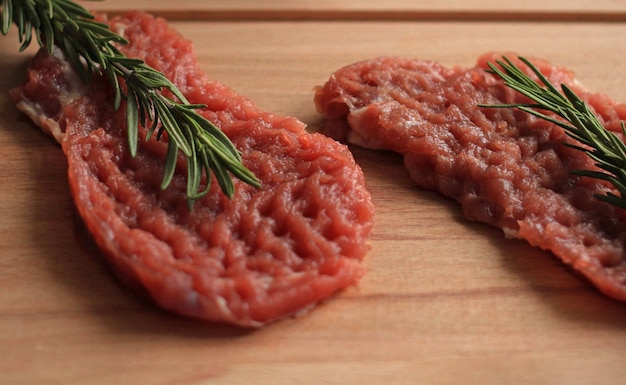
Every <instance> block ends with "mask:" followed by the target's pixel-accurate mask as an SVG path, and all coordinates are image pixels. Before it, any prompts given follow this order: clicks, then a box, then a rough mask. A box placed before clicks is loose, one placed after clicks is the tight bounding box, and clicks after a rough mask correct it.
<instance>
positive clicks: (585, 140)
mask: <svg viewBox="0 0 626 385" xmlns="http://www.w3.org/2000/svg"><path fill="white" fill-rule="evenodd" d="M519 59H520V60H521V61H522V62H523V63H524V64H525V65H527V66H528V68H530V70H531V71H532V72H533V73H534V74H535V75H536V76H537V78H538V79H539V82H537V81H535V80H533V79H532V78H531V77H530V76H528V75H527V74H526V73H524V72H523V71H522V70H521V69H520V68H519V67H517V66H516V65H515V64H514V63H513V62H512V61H511V60H510V59H508V58H507V57H503V59H502V60H497V61H496V64H497V65H496V64H494V63H488V65H489V69H488V70H487V72H490V73H492V74H494V75H497V76H499V77H500V78H502V80H504V84H505V85H506V86H508V87H510V88H512V89H513V90H515V91H517V92H519V93H521V94H522V95H525V96H526V97H528V98H529V99H530V100H532V101H533V103H518V104H495V105H481V106H482V107H494V108H518V109H520V110H522V111H525V112H527V113H529V114H532V115H535V116H537V117H539V118H541V119H544V120H546V121H549V122H552V123H554V124H557V125H559V126H560V127H563V128H564V129H565V131H566V133H567V134H568V135H569V136H570V137H571V138H573V139H575V140H576V141H578V142H579V143H580V144H581V145H576V144H566V145H568V146H569V147H572V148H575V149H577V150H580V151H583V152H585V153H586V154H587V155H588V156H589V157H591V159H593V161H594V162H595V165H596V166H597V167H598V168H599V169H600V170H602V171H598V170H573V171H572V173H574V174H576V175H581V176H586V177H591V178H595V179H599V180H604V181H608V182H609V183H611V184H612V185H613V187H614V188H615V190H616V192H617V194H614V193H613V192H607V193H606V194H597V195H596V198H598V199H600V200H603V201H605V202H608V203H610V204H612V205H615V206H618V207H621V208H626V145H625V144H624V142H623V141H622V140H621V139H620V138H619V137H618V136H617V135H615V133H613V132H611V131H609V130H607V129H606V128H604V127H603V126H602V124H601V123H600V121H599V120H598V118H597V117H596V115H595V114H594V113H593V111H591V109H590V108H589V106H588V105H587V104H586V103H585V102H584V101H583V100H582V99H580V97H578V96H577V95H576V94H575V93H574V91H573V90H572V89H571V88H570V87H568V86H567V85H566V84H562V85H561V92H559V90H558V89H557V88H556V87H555V86H554V85H552V84H551V83H550V81H549V80H548V79H547V78H546V77H545V76H544V75H543V74H542V73H541V71H539V69H537V67H535V66H534V65H533V64H532V63H531V62H530V61H529V60H528V59H526V58H523V57H519ZM540 111H549V112H552V113H554V114H555V115H556V116H558V117H560V118H562V119H563V120H561V119H558V118H556V117H553V116H548V115H547V114H545V113H543V112H540ZM622 132H623V133H624V135H625V136H626V126H625V125H624V123H623V122H622Z"/></svg>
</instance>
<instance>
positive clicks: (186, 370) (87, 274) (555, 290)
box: [0, 0, 626, 385]
mask: <svg viewBox="0 0 626 385" xmlns="http://www.w3.org/2000/svg"><path fill="white" fill-rule="evenodd" d="M275 1H276V2H274V3H272V2H267V3H264V4H273V5H275V6H277V7H278V6H280V5H281V4H283V5H285V4H287V3H286V2H280V1H278V0H275ZM106 3H112V4H113V5H114V6H112V8H110V9H115V8H117V9H122V8H125V7H131V2H116V1H113V0H110V1H107V2H106ZM148 3H149V4H148ZM188 3H189V4H192V5H190V6H189V7H190V9H195V8H194V7H202V6H204V4H208V5H207V6H208V8H205V9H209V10H210V9H212V8H211V7H212V6H218V5H219V4H223V3H219V4H218V3H217V2H200V1H195V2H193V1H190V2H188ZM337 3H339V2H337ZM364 3H365V4H366V5H367V4H369V5H373V4H374V3H373V2H369V3H368V2H364ZM387 3H389V4H390V6H392V5H393V4H395V3H394V2H393V1H391V2H387ZM452 3H454V2H452V1H450V4H452ZM530 3H532V2H529V4H530ZM557 3H558V2H557ZM571 3H572V4H573V5H574V8H575V5H576V4H578V5H579V6H581V7H582V5H581V4H583V2H579V3H576V2H571ZM618 3H619V2H609V1H606V2H602V1H598V2H595V3H594V4H597V5H598V7H599V8H598V9H600V10H601V11H602V12H604V11H607V9H605V8H606V7H610V6H615V7H618V8H619V6H620V5H621V3H619V4H618ZM104 4H105V3H102V4H100V3H98V6H103V5H104ZM164 4H165V2H145V1H144V2H142V1H135V2H132V5H135V6H136V7H141V6H143V5H146V8H150V7H149V6H148V5H151V6H152V7H161V6H163V7H164V8H163V9H165V8H167V7H168V4H165V5H164ZM229 4H232V6H233V7H235V6H238V5H240V6H242V7H243V6H246V4H250V3H249V2H244V1H240V2H237V1H234V2H232V3H229ZM320 4H321V5H320ZM341 4H343V5H341ZM398 4H399V2H398ZM405 4H406V2H405ZM455 4H457V6H460V5H459V4H461V2H458V3H455ZM464 4H465V3H464ZM481 4H487V5H488V6H493V7H500V5H498V4H496V3H495V2H494V3H488V2H487V3H481ZM535 4H538V3H535ZM209 5H210V6H209ZM326 5H328V6H330V5H332V2H330V1H329V2H317V3H311V4H310V7H313V8H315V7H318V6H326ZM487 5H485V7H487ZM561 5H563V6H564V5H565V2H561ZM340 6H342V7H348V5H345V3H344V2H341V3H340ZM353 6H355V5H353ZM118 7H119V8H118ZM355 7H356V6H355ZM603 7H604V8H603ZM618 11H619V10H618ZM621 11H623V10H621ZM621 11H620V12H621ZM174 26H175V27H176V28H177V29H178V30H180V31H181V32H182V33H183V34H184V35H185V36H187V37H188V38H190V39H191V40H193V41H194V43H195V47H196V50H197V52H198V56H199V58H200V61H201V63H202V66H203V68H204V70H206V71H207V73H209V74H210V76H211V77H212V78H214V79H216V80H219V81H222V82H224V83H226V84H229V85H230V86H231V87H233V88H234V89H236V90H238V91H239V92H240V93H242V94H245V95H247V96H248V97H250V98H252V99H253V100H255V101H256V102H257V103H258V104H259V105H260V106H262V107H263V108H265V109H267V110H269V111H273V112H276V113H280V114H286V115H292V116H296V117H298V118H300V119H302V120H303V121H304V122H306V123H307V124H308V125H309V126H310V127H311V129H316V128H318V127H320V125H321V124H322V120H321V119H320V117H319V116H318V115H317V113H316V111H315V108H314V106H313V103H312V96H313V94H312V88H313V87H314V86H315V85H318V84H321V83H322V82H324V81H325V80H326V79H327V77H328V76H329V74H330V73H331V72H332V71H334V70H335V69H337V68H339V67H341V66H343V65H346V64H349V63H351V62H353V61H356V60H361V59H366V58H370V57H374V56H378V55H403V56H411V57H421V58H425V59H433V60H438V61H441V62H443V63H445V64H449V65H472V63H473V61H474V59H475V58H476V57H477V56H478V55H479V54H480V53H482V52H485V51H491V50H497V51H516V52H519V53H523V54H525V55H527V56H540V57H544V58H547V59H549V60H552V61H553V62H555V63H558V64H563V65H567V66H569V67H570V68H572V69H573V70H574V71H575V72H576V73H577V75H578V77H579V79H580V80H581V81H582V82H583V83H584V84H585V85H586V86H587V87H588V88H590V89H593V90H601V91H603V92H605V93H607V94H609V95H611V96H612V97H614V98H615V99H618V100H626V80H624V79H626V77H624V76H621V74H623V73H626V64H625V63H626V56H625V54H624V52H626V40H625V39H623V36H626V25H625V24H623V23H600V22H568V23H562V22H555V23H552V22H545V21H544V22H521V21H518V22H513V21H504V22H497V21H492V22H477V21H470V22H462V21H460V20H457V21H438V22H426V21H421V22H403V21H394V22H377V21H363V22H341V21H333V22H325V21H320V20H317V21H308V22H302V21H300V22H293V21H291V22H290V21H281V22H272V21H262V22H249V21H238V22H229V21H223V22H216V21H211V22H201V21H193V22H176V23H174ZM13 36H14V35H13ZM31 54H32V50H30V51H29V52H26V53H23V54H18V53H17V42H16V39H15V38H13V39H12V38H10V37H9V38H3V39H0V71H1V73H2V74H3V75H4V76H2V77H1V78H0V111H1V113H0V145H1V148H2V160H1V162H2V167H0V180H2V182H3V183H2V184H1V185H0V197H1V199H0V212H1V213H2V215H1V216H0V287H2V290H1V291H0V331H1V332H0V384H11V385H14V384H29V385H30V384H50V385H55V384H64V385H65V384H95V385H99V384H102V385H105V384H106V385H109V384H122V383H124V384H148V385H152V384H154V385H157V384H158V385H169V384H172V385H173V384H273V385H276V384H305V385H306V384H381V383H389V384H407V385H408V384H418V383H419V384H457V383H458V384H461V383H462V384H470V385H472V384H476V385H486V384H568V385H571V384H590V383H594V384H596V383H597V384H622V383H623V381H624V378H626V366H625V365H624V364H623V357H624V355H625V354H626V333H625V331H626V330H625V329H626V306H625V305H624V304H621V303H617V302H615V301H612V300H609V299H607V298H605V297H603V296H602V295H600V294H598V293H597V292H596V291H595V290H594V289H593V288H591V287H590V286H589V285H588V284H587V283H586V282H584V281H583V280H581V279H579V278H578V277H576V276H575V275H573V274H572V273H571V272H570V271H569V270H568V269H567V268H565V267H564V266H563V265H561V264H560V263H559V262H558V261H556V259H555V258H554V257H553V256H551V255H550V254H548V253H545V252H543V251H540V250H537V249H534V248H532V247H530V246H528V245H526V244H525V243H523V242H521V241H511V240H506V239H504V237H503V236H502V234H501V233H500V232H499V231H497V230H495V229H491V228H488V227H486V226H483V225H479V224H475V223H469V222H467V221H465V220H464V219H463V217H462V215H461V213H460V210H459V209H458V207H457V205H456V204H454V203H451V202H449V201H447V200H445V199H443V198H442V197H441V196H439V195H438V194H435V193H432V192H428V191H423V190H421V189H419V188H417V187H415V186H414V185H413V184H412V183H411V182H410V180H409V179H408V177H407V173H406V171H405V170H404V169H403V167H402V164H401V161H400V159H399V158H398V157H397V156H395V155H393V154H386V153H377V152H372V151H367V150H362V149H358V148H354V149H353V151H354V154H355V157H356V159H357V161H358V162H359V163H360V164H361V166H362V167H363V170H364V173H365V175H366V179H367V183H368V187H369V188H370V190H371V192H372V195H373V197H374V201H375V204H376V207H377V215H376V224H375V227H374V230H373V233H372V239H371V247H372V248H371V251H370V253H369V254H368V256H367V257H366V260H365V262H364V263H365V265H366V267H367V269H368V273H367V275H366V276H365V277H364V278H363V280H362V281H361V282H360V284H359V285H358V286H356V287H354V288H351V289H349V290H346V291H345V292H342V293H340V294H339V295H337V296H336V297H334V298H333V299H331V300H329V301H327V302H326V303H324V304H322V305H321V306H320V307H318V308H317V309H316V310H314V311H313V312H311V313H309V314H307V315H304V316H302V317H300V318H298V319H289V320H285V321H281V322H278V323H275V324H272V325H270V326H269V327H267V328H264V329H262V330H259V331H255V332H247V331H242V330H239V329H234V328H230V327H227V326H221V325H212V324H204V323H199V322H195V321H191V320H186V319H182V318H178V317H175V316H171V315H169V314H164V313H163V312H160V311H159V310H157V309H155V308H154V307H153V306H151V305H150V304H147V303H146V302H144V301H143V300H141V299H139V298H136V297H135V296H133V295H132V294H130V293H128V292H127V291H126V290H125V289H124V288H123V287H121V286H120V285H119V283H118V282H117V281H116V280H115V279H114V277H113V276H112V275H111V274H110V272H109V271H108V269H107V267H106V266H105V265H104V264H103V263H102V261H101V260H100V259H99V258H98V256H97V252H96V251H95V250H94V249H93V247H92V246H91V244H90V243H89V240H88V237H87V236H86V234H84V230H83V228H82V225H81V223H80V220H79V219H78V218H77V217H76V214H75V212H74V209H73V204H72V201H71V198H70V196H69V191H68V187H67V180H66V174H65V172H66V164H65V159H64V157H63V154H62V153H61V150H60V149H59V147H58V146H57V145H55V144H54V143H53V142H52V140H50V139H49V138H47V137H46V136H44V135H43V134H41V133H40V132H39V131H38V130H37V129H36V128H35V127H33V126H32V124H31V123H29V122H28V121H27V120H26V119H25V118H24V117H23V116H21V115H20V114H19V113H18V112H17V111H16V110H15V108H14V107H13V105H12V103H11V102H10V99H9V97H8V90H9V89H10V88H11V87H13V86H15V85H17V84H18V83H19V82H20V81H21V79H22V78H23V76H24V63H25V61H26V60H28V57H29V56H30V55H31Z"/></svg>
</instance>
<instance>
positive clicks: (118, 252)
mask: <svg viewBox="0 0 626 385" xmlns="http://www.w3.org/2000/svg"><path fill="white" fill-rule="evenodd" d="M109 24H110V25H111V28H112V29H113V30H115V31H118V32H119V33H120V34H122V35H123V36H124V37H125V38H126V39H128V40H129V41H130V44H128V45H126V46H123V47H121V49H122V50H123V51H124V52H125V53H126V55H128V56H132V57H138V58H142V59H144V60H145V61H146V62H147V63H148V64H149V65H151V66H153V67H154V68H156V69H158V70H160V71H162V72H164V73H165V74H166V75H167V76H168V77H169V78H170V79H171V80H172V81H173V82H174V83H175V84H176V85H177V86H178V87H179V88H180V89H181V90H182V92H183V93H184V95H185V96H186V97H187V98H188V99H189V101H190V102H191V103H198V104H206V105H207V106H208V107H207V108H205V109H203V110H201V113H202V114H203V115H204V116H205V117H206V118H208V119H209V120H211V121H213V122H214V123H215V124H216V125H218V126H219V127H220V128H221V129H222V130H223V131H224V132H225V133H226V134H227V135H228V136H229V137H230V138H231V140H232V141H233V143H234V144H235V145H236V147H237V148H238V149H239V150H240V151H241V153H242V157H243V162H244V165H245V166H246V167H248V168H249V169H250V170H251V171H252V172H254V173H255V174H256V176H257V177H258V178H259V179H260V180H261V182H262V184H263V187H262V188H261V189H255V188H254V187H251V186H248V185H246V184H244V183H242V182H240V181H236V193H235V195H234V197H233V198H232V199H230V200H229V199H228V198H227V197H225V196H224V195H223V194H222V193H221V191H220V190H219V186H218V185H217V183H213V185H212V190H211V191H210V193H209V194H208V195H207V196H206V197H205V198H203V199H202V200H200V201H197V202H196V203H195V206H194V207H193V210H192V211H190V210H189V209H188V208H187V200H186V196H185V189H186V179H185V175H186V162H179V167H178V170H177V172H176V175H175V177H174V180H173V182H172V185H171V186H170V187H169V188H168V189H166V190H165V191H161V189H160V183H161V177H162V174H163V164H164V156H165V152H166V147H167V146H166V143H163V142H159V141H156V140H151V141H149V142H140V145H139V151H138V155H137V157H136V158H131V157H130V156H129V151H128V148H127V143H126V139H125V135H126V133H125V124H126V123H125V113H124V111H125V108H124V107H122V108H121V109H120V110H119V111H113V110H112V108H111V107H110V106H111V104H112V103H111V101H112V90H111V89H110V87H109V86H108V84H107V83H106V82H105V80H104V79H97V80H95V81H93V82H91V83H90V84H89V85H84V84H83V83H81V81H80V80H79V79H78V78H77V76H76V74H75V73H74V71H72V69H71V68H70V67H69V65H68V64H67V62H66V61H65V60H64V58H63V55H62V53H61V52H59V51H58V50H57V51H56V53H55V55H54V56H49V55H48V54H46V53H45V52H43V51H42V52H40V53H39V54H38V55H37V57H36V58H35V59H34V61H33V63H32V65H31V68H30V69H29V78H28V81H27V82H26V84H25V85H24V86H23V87H21V88H19V89H17V90H14V91H13V97H14V99H15V100H16V102H17V104H18V107H19V108H20V109H22V110H23V111H24V112H25V113H26V114H28V115H29V116H30V117H31V118H32V119H33V120H34V121H35V122H36V123H37V124H38V125H40V126H41V127H42V129H44V130H45V131H46V132H48V133H50V134H51V135H53V136H54V137H55V138H56V139H57V141H59V143H61V145H62V148H63V151H64V152H65V154H66V156H67V160H68V166H69V171H68V175H69V182H70V186H71V191H72V195H73V197H74V200H75V203H76V207H77V209H78V212H79V213H80V215H81V217H82V219H83V220H84V223H85V225H86V226H87V228H88V229H89V231H90V233H91V234H92V235H93V238H94V239H95V242H96V243H97V245H98V246H99V247H100V249H101V250H102V251H103V254H104V255H105V257H106V258H107V260H108V261H109V262H110V264H111V266H112V267H113V269H114V270H115V271H116V273H117V274H118V275H119V276H120V277H121V279H122V280H124V281H125V282H126V283H127V284H129V285H130V286H132V287H134V288H138V289H140V290H141V291H143V292H145V293H147V294H148V295H149V297H151V298H152V299H153V300H154V301H155V302H156V303H157V304H158V305H159V306H161V307H162V308H164V309H167V310H169V311H173V312H175V313H179V314H183V315H187V316H191V317H196V318H201V319H206V320H211V321H219V322H227V323H233V324H237V325H242V326H250V327H258V326H261V325H263V324H265V323H267V322H270V321H273V320H276V319H280V318H283V317H286V316H289V315H293V314H296V313H298V312H301V311H303V310H306V309H309V308H311V307H312V306H314V305H315V304H316V303H317V302H319V301H321V300H323V299H325V298H327V297H329V296H330V295H332V294H333V293H335V292H337V291H338V290H340V289H342V288H345V287H348V286H350V285H353V284H355V283H356V282H357V281H358V280H359V278H360V277H361V276H362V274H363V267H362V266H361V264H360V261H361V259H362V258H363V257H364V255H365V253H366V252H367V250H368V245H367V239H368V236H369V233H370V230H371V227H372V222H373V213H374V210H373V204H372V201H371V197H370V194H369V193H368V191H367V190H366V187H365V184H364V178H363V174H362V172H361V169H360V168H359V167H358V166H357V165H356V164H355V162H354V160H353V158H352V156H351V154H350V152H349V151H348V149H347V147H345V146H344V145H342V144H340V143H338V142H336V141H334V140H331V139H330V138H328V137H326V136H323V135H321V134H310V133H308V132H306V131H305V127H304V125H303V124H302V123H301V122H299V121H298V120H296V119H295V118H290V117H281V116H276V115H272V114H270V113H267V112H264V111H261V110H260V109H259V108H258V107H256V106H255V105H254V104H253V103H252V102H251V101H249V100H248V99H246V98H244V97H242V96H240V95H238V94H237V93H235V92H234V91H233V90H231V89H229V88H228V87H226V86H224V85H221V84H219V83H216V82H212V81H209V80H208V79H207V77H206V75H205V74H204V73H202V71H201V70H200V69H199V65H198V62H197V60H196V57H195V56H194V54H193V52H192V45H191V43H190V42H188V41H186V40H184V39H183V38H182V37H181V36H180V35H179V34H178V33H177V32H175V31H173V30H172V29H170V27H169V26H168V25H167V23H166V22H165V21H164V20H161V19H155V18H154V17H152V16H150V15H147V14H143V13H138V12H133V13H130V14H128V15H126V16H123V17H119V18H115V19H113V20H111V21H110V22H109ZM144 136H145V131H142V132H140V137H144Z"/></svg>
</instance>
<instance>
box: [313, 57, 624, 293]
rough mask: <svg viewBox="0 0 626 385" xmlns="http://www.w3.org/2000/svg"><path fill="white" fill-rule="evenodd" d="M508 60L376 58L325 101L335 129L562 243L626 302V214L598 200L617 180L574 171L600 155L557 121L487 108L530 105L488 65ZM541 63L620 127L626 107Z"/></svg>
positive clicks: (577, 264) (485, 217) (517, 232)
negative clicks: (466, 63) (459, 63)
mask: <svg viewBox="0 0 626 385" xmlns="http://www.w3.org/2000/svg"><path fill="white" fill-rule="evenodd" d="M507 56H509V58H511V59H514V58H515V56H510V55H507ZM501 57H502V56H501V55H496V54H486V55H483V56H481V57H480V58H479V59H478V63H477V65H476V66H475V67H473V68H450V67H446V66H443V65H441V64H439V63H436V62H432V61H423V60H410V59H403V58H398V57H381V58H377V59H373V60H367V61H363V62H359V63H355V64H352V65H348V66H346V67H344V68H342V69H339V70H338V71H336V72H335V73H333V74H332V75H331V77H330V79H329V80H328V81H327V82H326V84H324V86H323V87H319V88H318V89H317V91H316V95H315V103H316V106H317V108H318V111H319V112H320V113H321V114H323V115H324V116H325V117H326V118H327V119H326V126H325V131H326V133H327V134H328V135H330V136H333V137H335V138H336V139H338V140H347V141H349V142H351V143H354V144H358V145H361V146H364V147H368V148H375V149H385V150H392V151H395V152H398V153H400V154H402V155H403V157H404V163H405V166H406V167H407V169H408V170H409V172H410V175H411V177H412V178H413V179H414V180H415V181H416V182H417V183H418V184H419V185H420V186H423V187H425V188H428V189H433V190H437V191H440V192H441V193H443V194H445V195H446V196H448V197H450V198H453V199H455V200H456V201H458V202H460V203H461V206H462V208H463V210H464V213H465V215H466V217H467V218H469V219H471V220H476V221H481V222H485V223H488V224H491V225H494V226H497V227H500V228H502V229H503V230H504V231H505V234H506V235H507V236H509V237H519V238H523V239H526V240H527V241H528V242H529V243H531V244H532V245H535V246H538V247H541V248H543V249H547V250H550V251H552V252H553V253H554V254H555V255H556V256H558V257H559V258H560V259H561V260H562V261H563V262H565V263H566V264H568V265H570V266H572V267H573V268H574V269H575V270H576V271H578V272H580V273H582V274H583V275H584V276H586V277H587V278H588V279H589V280H590V281H591V282H593V283H594V284H595V285H596V286H597V287H598V288H599V289H600V290H601V291H602V292H604V293H605V294H607V295H608V296H611V297H613V298H616V299H619V300H626V253H625V249H624V245H625V244H624V242H625V240H626V219H625V215H624V210H622V209H619V208H616V207H613V206H611V205H609V204H607V203H603V202H601V201H599V200H598V199H596V198H594V194H604V193H606V192H607V191H609V189H610V186H608V185H606V184H605V183H604V182H600V181H597V180H594V179H590V178H581V177H577V176H574V175H572V174H571V173H570V171H571V170H574V169H594V168H595V167H594V165H593V163H592V161H591V159H590V158H589V157H588V156H587V155H585V154H584V153H582V152H580V151H577V150H574V149H572V148H569V147H567V146H564V145H563V142H570V143H571V142H572V140H571V139H570V138H568V137H567V135H566V134H565V132H564V130H563V129H562V128H561V127H558V126H557V125H555V124H551V123H548V122H546V121H544V120H541V119H539V118H536V117H533V116H531V115H530V114H526V113H523V112H520V111H518V110H514V109H493V108H491V109H490V108H480V107H478V106H477V105H478V104H500V103H519V102H526V100H523V99H522V97H521V96H520V95H519V94H517V93H516V92H515V91H513V90H511V89H509V88H507V87H505V86H504V85H503V83H502V82H501V81H500V80H497V79H496V77H495V76H494V75H491V74H489V73H487V72H486V71H485V69H486V68H487V63H488V62H494V63H495V61H496V60H498V59H500V58H501ZM533 63H534V64H535V65H536V66H537V67H538V68H539V69H540V70H541V71H542V72H543V73H544V74H546V75H547V77H548V79H550V80H551V81H552V82H553V83H554V84H562V83H565V84H568V85H569V86H570V87H572V88H573V89H574V91H576V92H577V93H578V94H579V95H580V96H582V98H583V99H584V100H585V101H586V102H587V103H588V104H589V105H590V106H591V107H592V108H593V109H594V110H595V112H596V113H597V114H598V116H599V118H600V120H601V122H602V123H603V124H604V126H605V127H606V128H607V129H609V130H612V131H614V132H616V133H618V135H621V133H620V132H621V129H620V124H621V120H623V119H625V118H626V105H624V104H618V103H616V102H614V101H612V100H611V99H609V98H608V97H607V96H605V95H601V94H593V93H590V92H587V91H585V90H584V89H583V88H582V87H581V86H580V84H579V83H578V82H577V81H576V79H575V78H574V76H573V74H572V73H571V72H570V71H568V70H567V69H565V68H561V67H557V66H553V65H551V64H550V63H548V62H546V61H543V60H533ZM517 64H518V65H519V66H520V67H522V68H523V67H524V65H523V64H522V63H520V62H517ZM529 72H530V71H529Z"/></svg>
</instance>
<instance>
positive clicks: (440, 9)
mask: <svg viewBox="0 0 626 385" xmlns="http://www.w3.org/2000/svg"><path fill="white" fill-rule="evenodd" d="M85 6H87V7H89V8H90V9H93V10H102V11H109V12H113V13H118V12H123V11H128V10H130V9H137V8H139V9H143V10H146V11H150V12H152V13H155V14H159V15H161V16H165V17H168V18H169V19H184V20H222V21H223V20H231V21H232V20H294V19H298V20H321V21H329V20H382V19H385V20H460V21H466V20H500V21H502V20H518V21H519V20H534V21H537V20H552V21H583V20H586V21H626V3H624V2H620V1H611V0H598V1H590V0H552V1H547V2H546V1H542V0H527V1H501V0H471V1H459V0H439V1H411V0H387V1H380V0H359V1H340V0H320V1H311V0H269V1H262V2H260V1H249V0H231V1H222V0H191V1H185V2H172V1H168V0H156V1H153V0H136V1H132V2H128V1H124V0H108V1H105V2H94V3H88V4H87V3H86V4H85Z"/></svg>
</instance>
